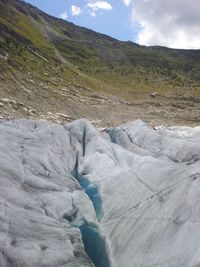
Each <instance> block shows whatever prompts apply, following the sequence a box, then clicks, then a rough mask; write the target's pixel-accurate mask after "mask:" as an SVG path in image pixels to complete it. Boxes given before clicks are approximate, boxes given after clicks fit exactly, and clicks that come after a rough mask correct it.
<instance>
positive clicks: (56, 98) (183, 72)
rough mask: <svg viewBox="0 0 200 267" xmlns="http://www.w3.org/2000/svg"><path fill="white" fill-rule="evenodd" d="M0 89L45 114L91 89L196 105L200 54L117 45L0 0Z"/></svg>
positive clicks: (130, 98)
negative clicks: (193, 100)
mask: <svg viewBox="0 0 200 267" xmlns="http://www.w3.org/2000/svg"><path fill="white" fill-rule="evenodd" d="M0 89H1V91H0V97H4V98H5V97H7V98H12V99H13V98H15V99H17V101H20V100H21V102H24V103H30V106H35V108H36V110H43V111H46V112H48V111H49V110H50V108H49V106H51V107H56V110H58V111H60V112H61V111H63V110H64V103H65V102H67V101H68V102H69V100H70V99H71V98H72V99H73V97H75V96H77V97H78V95H79V96H80V97H79V100H80V98H81V97H82V102H84V101H86V102H87V99H86V98H87V97H92V98H93V99H95V98H96V95H95V96H93V94H97V96H98V99H99V96H100V95H101V96H102V94H103V95H106V96H107V95H109V96H114V97H117V98H119V99H120V101H122V102H123V99H124V101H140V100H141V101H147V96H149V93H151V92H156V93H157V94H158V95H159V96H160V100H159V103H157V104H160V101H161V100H162V98H163V97H167V96H168V95H170V96H171V98H172V99H175V98H176V97H179V98H180V97H181V99H182V100H183V101H186V102H187V103H188V101H189V102H191V97H193V98H194V99H196V100H197V102H198V99H199V94H200V51H194V50H176V49H168V48H163V47H144V46H139V45H137V44H134V43H132V42H120V41H118V40H115V39H113V38H111V37H109V36H106V35H102V34H98V33H96V32H94V31H91V30H88V29H86V28H83V27H78V26H75V25H74V24H72V23H69V22H66V21H63V20H61V19H57V18H54V17H51V16H48V15H47V14H45V13H43V12H42V11H40V10H38V9H37V8H35V7H33V6H31V5H29V4H27V3H25V2H23V1H20V0H0ZM184 98H185V100H184ZM165 100H166V99H165ZM179 100H180V99H179ZM113 101H114V100H113ZM68 102H67V103H68ZM154 102H155V101H154ZM163 103H164V105H165V104H166V101H164V102H163ZM22 104H23V103H22ZM129 104H130V105H131V103H129ZM171 104H172V103H171ZM185 104H186V103H185ZM185 104H184V105H185ZM189 104H190V103H189ZM80 105H81V104H80ZM91 105H92V104H91ZM161 105H163V104H162V103H161ZM175 105H176V104H175ZM69 110H70V108H68V112H69ZM63 112H64V111H63ZM74 113H76V111H75V110H74ZM17 114H18V109H17V110H16V115H17ZM19 114H20V112H19ZM83 115H85V114H83ZM97 117H98V116H97Z"/></svg>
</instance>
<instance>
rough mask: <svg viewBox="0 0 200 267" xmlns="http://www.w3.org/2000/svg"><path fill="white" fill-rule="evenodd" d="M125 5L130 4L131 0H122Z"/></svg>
mask: <svg viewBox="0 0 200 267" xmlns="http://www.w3.org/2000/svg"><path fill="white" fill-rule="evenodd" d="M123 2H124V5H125V6H130V4H131V0H123Z"/></svg>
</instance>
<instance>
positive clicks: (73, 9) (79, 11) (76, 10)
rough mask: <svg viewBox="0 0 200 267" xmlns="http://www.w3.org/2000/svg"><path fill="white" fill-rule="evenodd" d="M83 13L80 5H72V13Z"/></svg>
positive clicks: (75, 14) (76, 14)
mask: <svg viewBox="0 0 200 267" xmlns="http://www.w3.org/2000/svg"><path fill="white" fill-rule="evenodd" d="M80 14H81V8H80V7H79V6H75V5H72V15H73V16H78V15H80Z"/></svg>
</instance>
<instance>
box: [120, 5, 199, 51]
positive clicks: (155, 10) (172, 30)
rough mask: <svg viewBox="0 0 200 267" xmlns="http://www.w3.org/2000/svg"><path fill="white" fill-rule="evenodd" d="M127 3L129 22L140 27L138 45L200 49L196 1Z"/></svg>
mask: <svg viewBox="0 0 200 267" xmlns="http://www.w3.org/2000/svg"><path fill="white" fill-rule="evenodd" d="M131 1H133V10H132V20H133V22H137V23H139V24H140V26H141V30H140V32H139V35H138V40H137V41H138V43H139V44H144V45H163V46H168V47H172V48H194V49H196V48H200V16H199V14H200V1H199V0H167V1H164V0H131ZM125 2H127V3H128V2H129V1H128V0H124V3H125Z"/></svg>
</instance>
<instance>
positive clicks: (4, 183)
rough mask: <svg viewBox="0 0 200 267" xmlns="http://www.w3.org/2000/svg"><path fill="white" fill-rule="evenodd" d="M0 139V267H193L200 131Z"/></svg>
mask: <svg viewBox="0 0 200 267" xmlns="http://www.w3.org/2000/svg"><path fill="white" fill-rule="evenodd" d="M12 105H15V103H12ZM0 138H1V143H0V266H1V267H11V266H12V267H13V266H14V267H22V266H30V267H40V266H41V267H51V266H52V267H56V266H66V267H70V266H73V267H75V266H77V267H80V266H85V267H86V266H97V267H111V266H113V267H121V266H123V267H135V266H137V267H144V266H145V267H150V266H154V267H158V266H159V267H160V266H163V267H180V266H183V267H197V266H199V264H200V258H199V248H200V240H199V231H200V227H199V222H200V213H199V210H200V205H199V195H200V191H199V188H200V186H199V182H200V179H199V178H200V170H199V160H200V145H199V141H200V128H199V127H196V128H189V127H170V128H166V127H164V126H160V127H154V128H152V127H150V126H149V125H148V124H146V123H144V122H142V121H140V120H139V121H135V122H130V123H128V124H125V125H122V126H119V127H114V128H101V129H99V130H97V129H96V128H94V126H92V124H91V123H90V122H88V121H87V120H78V121H75V122H72V123H69V124H63V125H61V124H51V123H48V122H42V121H37V120H5V119H2V120H1V121H0Z"/></svg>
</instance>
